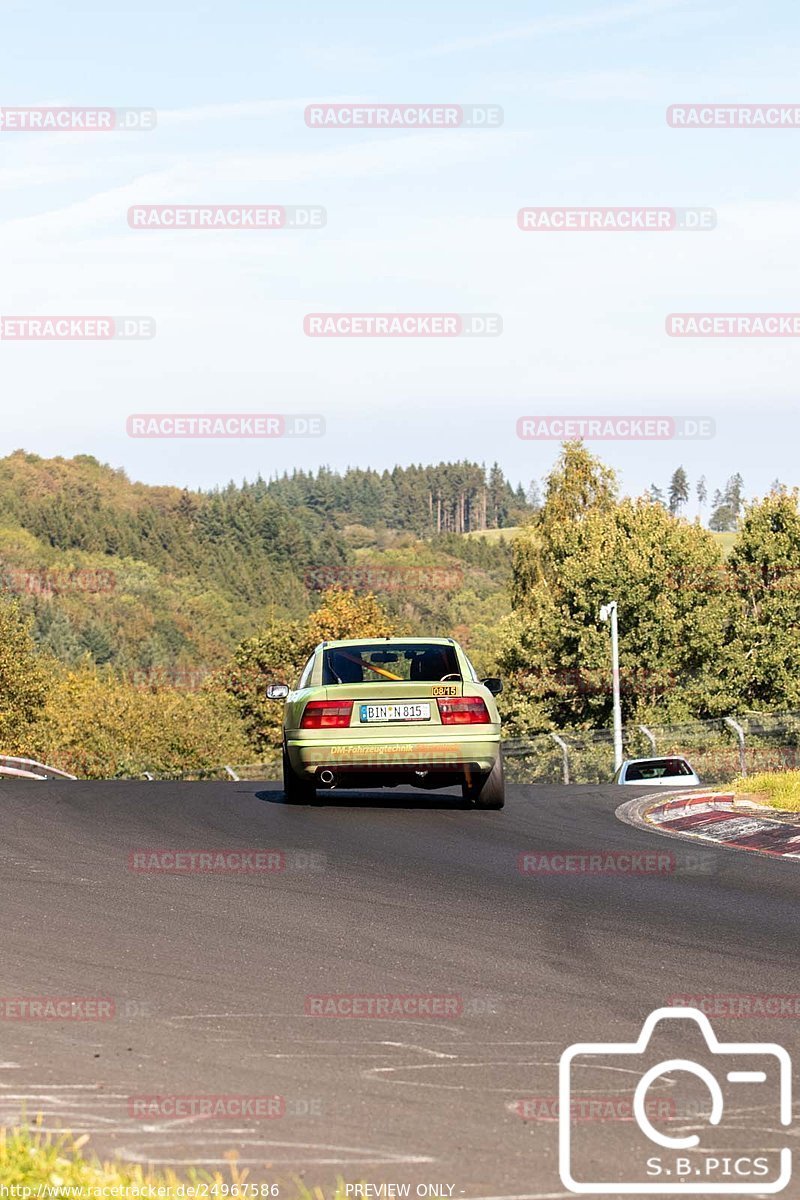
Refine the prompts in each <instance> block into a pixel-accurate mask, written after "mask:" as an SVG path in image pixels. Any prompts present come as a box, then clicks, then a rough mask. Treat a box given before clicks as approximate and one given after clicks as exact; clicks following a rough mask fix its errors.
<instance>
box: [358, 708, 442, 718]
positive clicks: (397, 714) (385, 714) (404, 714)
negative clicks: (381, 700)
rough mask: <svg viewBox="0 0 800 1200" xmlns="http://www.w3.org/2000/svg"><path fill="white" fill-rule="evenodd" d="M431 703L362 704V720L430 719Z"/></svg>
mask: <svg viewBox="0 0 800 1200" xmlns="http://www.w3.org/2000/svg"><path fill="white" fill-rule="evenodd" d="M430 719H431V706H430V704H362V705H361V720H362V721H430Z"/></svg>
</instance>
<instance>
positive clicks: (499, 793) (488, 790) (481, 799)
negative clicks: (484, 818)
mask: <svg viewBox="0 0 800 1200" xmlns="http://www.w3.org/2000/svg"><path fill="white" fill-rule="evenodd" d="M461 792H462V795H463V797H464V799H465V800H471V801H472V803H473V804H474V805H475V807H476V808H502V807H503V805H504V804H505V802H506V785H505V780H504V779H503V759H502V756H501V755H500V754H499V753H498V755H497V758H496V759H495V760H494V766H493V767H492V769H491V771H490V772H489V774H488V775H478V776H473V777H472V779H471V780H470V782H469V783H462V785H461Z"/></svg>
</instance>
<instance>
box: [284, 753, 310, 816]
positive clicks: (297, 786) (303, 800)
mask: <svg viewBox="0 0 800 1200" xmlns="http://www.w3.org/2000/svg"><path fill="white" fill-rule="evenodd" d="M283 794H284V796H285V797H286V800H287V802H288V803H289V804H311V803H312V802H313V801H314V800H315V799H316V797H317V789H316V788H315V787H314V784H313V783H309V782H308V780H306V779H301V778H300V777H299V776H298V775H295V773H294V771H293V770H292V764H291V763H290V762H289V755H288V754H287V753H286V747H285V746H284V749H283Z"/></svg>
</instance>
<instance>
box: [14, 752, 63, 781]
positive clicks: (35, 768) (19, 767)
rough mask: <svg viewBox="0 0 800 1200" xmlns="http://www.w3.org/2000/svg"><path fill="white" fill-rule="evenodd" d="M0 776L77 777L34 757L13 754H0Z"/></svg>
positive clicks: (33, 777)
mask: <svg viewBox="0 0 800 1200" xmlns="http://www.w3.org/2000/svg"><path fill="white" fill-rule="evenodd" d="M0 776H6V777H8V778H11V779H77V778H78V777H77V775H70V774H69V772H68V771H60V770H59V769H58V767H49V766H48V765H47V764H46V763H40V762H37V761H36V760H35V759H34V758H17V757H16V755H13V754H0Z"/></svg>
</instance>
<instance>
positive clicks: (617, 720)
mask: <svg viewBox="0 0 800 1200" xmlns="http://www.w3.org/2000/svg"><path fill="white" fill-rule="evenodd" d="M609 617H610V618H611V686H612V689H613V694H614V770H615V771H618V770H619V768H620V767H621V766H622V708H621V706H620V702H619V630H618V628H617V602H616V600H611V601H609V603H608V604H604V605H603V607H602V608H601V609H600V620H601V621H604V622H605V621H607V620H608V619H609Z"/></svg>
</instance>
